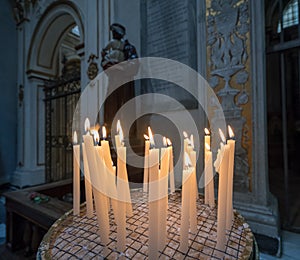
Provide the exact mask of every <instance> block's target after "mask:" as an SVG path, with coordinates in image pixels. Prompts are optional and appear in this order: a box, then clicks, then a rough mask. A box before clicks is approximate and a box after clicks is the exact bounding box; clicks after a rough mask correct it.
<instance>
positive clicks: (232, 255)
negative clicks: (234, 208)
mask: <svg viewBox="0 0 300 260" xmlns="http://www.w3.org/2000/svg"><path fill="white" fill-rule="evenodd" d="M145 196H146V194H143V193H142V192H135V194H132V197H133V200H134V199H138V201H136V202H135V203H134V204H133V216H132V217H131V218H128V219H127V238H126V251H125V252H124V253H120V252H118V251H117V250H116V237H117V233H116V232H117V227H116V225H115V222H114V217H113V213H112V211H110V243H109V244H108V245H107V247H104V246H103V245H102V244H101V240H100V237H99V235H98V234H97V232H98V224H97V217H96V214H94V216H93V217H92V218H87V217H86V215H85V208H84V207H82V209H81V214H80V216H73V215H72V212H70V213H69V215H67V216H65V218H62V219H61V220H60V221H58V222H56V224H55V225H54V226H53V227H52V228H51V229H50V230H49V232H48V234H47V235H46V237H45V238H44V240H43V242H42V244H41V246H40V249H39V251H40V255H42V256H45V258H46V259H48V258H49V259H118V258H121V257H122V258H123V259H124V258H125V259H148V204H147V203H145V199H146V197H145ZM197 212H198V228H197V234H192V233H189V249H188V251H187V252H186V253H183V252H181V251H180V250H179V244H180V242H179V241H180V236H179V230H180V216H181V193H180V192H176V193H175V194H173V195H170V196H169V209H168V219H167V241H166V242H167V243H166V246H165V248H164V249H163V251H161V252H160V259H221V258H220V255H219V254H218V251H217V249H216V248H215V246H216V236H217V229H216V212H217V208H209V207H208V206H206V205H204V201H203V199H202V198H199V199H198V201H197ZM227 235H228V240H227V246H226V251H225V252H222V253H224V257H225V259H249V258H250V255H251V253H252V245H253V235H252V233H251V231H250V229H249V227H248V225H247V224H246V223H245V222H244V220H243V218H242V217H241V216H240V215H239V214H237V213H235V220H234V224H233V227H232V229H231V230H230V231H229V232H228V233H227ZM47 236H48V238H47ZM47 240H48V241H47ZM43 250H44V251H43Z"/></svg>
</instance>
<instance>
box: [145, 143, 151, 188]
mask: <svg viewBox="0 0 300 260" xmlns="http://www.w3.org/2000/svg"><path fill="white" fill-rule="evenodd" d="M149 149H150V141H149V140H145V157H144V182H143V190H144V192H147V191H148V184H149Z"/></svg>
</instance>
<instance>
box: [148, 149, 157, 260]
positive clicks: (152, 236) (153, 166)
mask: <svg viewBox="0 0 300 260" xmlns="http://www.w3.org/2000/svg"><path fill="white" fill-rule="evenodd" d="M158 175H159V150H158V149H150V150H149V252H148V253H149V259H158V249H159V245H158V241H159V237H158V236H159V227H158V225H157V223H158V219H159V201H158V192H159V189H158V177H159V176H158Z"/></svg>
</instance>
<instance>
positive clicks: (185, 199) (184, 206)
mask: <svg viewBox="0 0 300 260" xmlns="http://www.w3.org/2000/svg"><path fill="white" fill-rule="evenodd" d="M184 157H185V158H184V162H185V165H184V169H183V172H182V196H181V221H180V246H179V250H180V251H182V252H184V253H186V252H187V250H188V247H189V222H190V221H189V219H190V217H189V214H190V210H189V208H190V191H191V178H190V177H191V174H192V172H193V170H194V169H193V167H191V161H190V158H189V155H188V153H187V152H185V153H184Z"/></svg>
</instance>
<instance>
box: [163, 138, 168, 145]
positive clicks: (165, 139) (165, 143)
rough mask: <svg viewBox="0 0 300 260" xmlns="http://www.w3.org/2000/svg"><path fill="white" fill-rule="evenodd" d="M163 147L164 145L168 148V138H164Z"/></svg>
mask: <svg viewBox="0 0 300 260" xmlns="http://www.w3.org/2000/svg"><path fill="white" fill-rule="evenodd" d="M163 145H164V146H167V145H168V142H167V138H166V137H165V136H164V137H163Z"/></svg>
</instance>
